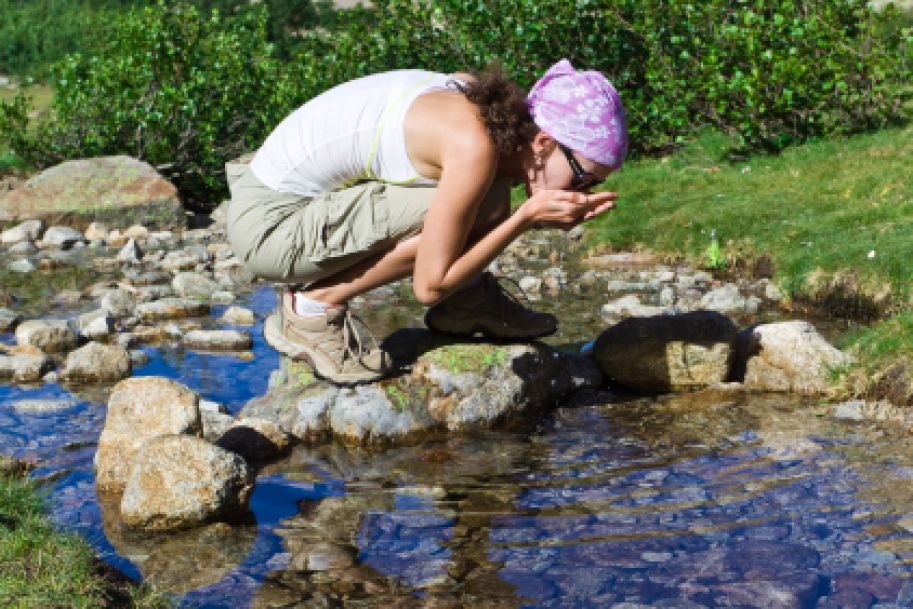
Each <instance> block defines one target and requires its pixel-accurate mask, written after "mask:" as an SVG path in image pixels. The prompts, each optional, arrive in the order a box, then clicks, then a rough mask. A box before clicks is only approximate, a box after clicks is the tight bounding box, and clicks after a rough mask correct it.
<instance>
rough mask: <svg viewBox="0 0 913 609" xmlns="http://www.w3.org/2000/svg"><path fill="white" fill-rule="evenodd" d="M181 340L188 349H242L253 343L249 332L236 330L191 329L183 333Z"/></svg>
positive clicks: (248, 347)
mask: <svg viewBox="0 0 913 609" xmlns="http://www.w3.org/2000/svg"><path fill="white" fill-rule="evenodd" d="M182 342H183V344H184V346H185V347H187V348H188V349H199V350H202V351H244V350H245V349H250V347H251V345H253V339H252V338H251V336H250V334H249V333H247V332H242V331H238V330H193V331H190V332H187V333H186V334H184V335H183V339H182Z"/></svg>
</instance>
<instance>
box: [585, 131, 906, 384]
mask: <svg viewBox="0 0 913 609" xmlns="http://www.w3.org/2000/svg"><path fill="white" fill-rule="evenodd" d="M729 146H730V142H729V141H728V140H727V139H726V138H724V137H722V136H718V135H707V136H705V137H703V138H700V139H699V140H697V141H695V142H694V143H692V144H691V145H690V146H688V147H686V148H685V149H683V150H681V151H678V152H677V153H675V154H673V155H671V156H668V157H666V158H662V159H658V160H644V161H637V162H632V163H629V164H627V165H625V168H624V170H623V171H622V172H620V173H619V174H618V175H616V176H613V177H612V178H610V180H609V184H608V186H607V188H610V189H612V190H617V191H618V192H619V194H620V200H619V203H618V207H617V209H616V210H615V211H614V212H613V213H611V214H609V215H607V216H604V217H602V218H599V219H597V220H595V221H594V222H593V223H591V224H590V228H591V231H590V238H591V245H593V246H596V247H599V248H608V249H618V250H627V249H632V248H634V249H636V248H643V249H649V250H653V251H656V252H660V253H663V254H665V255H668V256H669V257H670V258H676V259H684V260H687V261H688V262H691V263H694V264H697V265H698V266H705V267H706V266H708V265H709V264H710V263H711V262H712V261H711V260H709V259H708V257H707V251H708V248H709V247H710V244H711V234H712V232H713V233H715V234H716V236H717V237H718V239H719V243H720V245H721V248H722V253H723V257H724V261H723V264H724V265H725V266H726V267H727V268H728V269H730V270H736V271H740V272H743V273H748V274H750V273H752V272H753V271H754V270H755V269H756V268H760V267H765V272H769V269H770V267H771V265H772V268H773V281H774V282H776V283H777V284H778V285H780V287H781V288H783V290H784V293H785V294H786V295H787V297H788V299H789V300H788V304H789V302H792V303H811V304H815V305H819V306H822V307H823V308H825V309H826V310H827V311H829V312H830V313H831V314H833V315H847V316H857V317H866V318H875V319H877V320H880V321H876V322H874V323H873V324H872V325H870V326H869V327H867V328H866V329H864V330H861V331H858V332H855V333H853V335H851V336H850V335H848V336H846V337H844V338H843V345H842V346H844V347H848V348H856V349H858V350H859V352H860V354H861V355H862V357H863V359H864V360H865V361H864V365H865V366H866V367H867V368H868V369H869V370H870V371H871V370H874V369H883V368H884V367H885V366H889V365H890V364H891V363H893V362H896V361H898V360H902V359H904V358H906V357H908V356H909V355H910V354H911V353H913V332H909V331H903V329H904V328H906V330H910V329H913V328H911V326H913V317H911V313H910V311H911V309H913V304H911V297H913V292H911V284H913V264H911V262H910V261H911V260H913V236H911V235H913V180H910V177H909V175H910V170H909V166H910V159H911V158H913V128H910V127H907V128H903V129H890V130H884V131H880V132H878V133H874V134H869V135H861V136H856V137H849V138H836V139H830V140H827V141H820V142H815V143H811V144H807V145H804V146H799V147H795V148H792V149H789V150H787V151H785V152H784V153H783V154H781V155H779V156H755V157H750V158H746V159H744V160H739V161H731V160H727V159H726V158H725V154H726V150H727V149H728V148H729ZM759 260H763V262H764V263H765V264H763V265H759V264H758V261H759ZM768 262H769V263H770V264H767V263H768ZM721 266H722V265H721Z"/></svg>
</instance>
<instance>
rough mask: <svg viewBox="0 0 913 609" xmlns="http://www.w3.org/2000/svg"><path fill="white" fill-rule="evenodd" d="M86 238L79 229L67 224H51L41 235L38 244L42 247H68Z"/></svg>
mask: <svg viewBox="0 0 913 609" xmlns="http://www.w3.org/2000/svg"><path fill="white" fill-rule="evenodd" d="M85 240H86V238H85V236H83V234H82V232H81V231H78V230H76V229H75V228H70V227H69V226H52V227H50V228H49V229H47V230H46V231H44V235H43V236H42V237H41V241H40V242H39V244H40V245H41V247H42V248H50V247H56V248H59V249H68V248H71V247H73V246H74V245H76V244H77V243H82V242H83V241H85Z"/></svg>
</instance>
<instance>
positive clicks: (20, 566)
mask: <svg viewBox="0 0 913 609" xmlns="http://www.w3.org/2000/svg"><path fill="white" fill-rule="evenodd" d="M43 505H44V499H43V497H42V495H41V493H40V491H39V490H38V488H37V487H36V486H35V484H34V483H31V482H28V481H25V480H22V479H19V478H13V477H9V476H7V475H0V606H2V607H11V608H14V607H22V608H29V609H31V608H33V607H42V608H49V609H53V608H57V607H59V608H64V607H66V608H71V607H80V608H82V607H85V608H95V607H138V608H149V609H152V608H158V607H170V606H172V603H171V601H170V600H169V599H167V598H166V597H164V596H162V595H159V594H156V593H154V592H151V591H149V590H148V589H145V588H141V587H136V586H125V585H124V584H123V583H121V582H113V581H112V580H110V579H106V578H105V577H104V576H103V575H102V572H101V570H100V568H99V564H100V563H99V561H98V560H97V558H96V557H95V555H94V553H93V551H92V548H91V547H90V546H89V545H88V544H87V543H86V542H85V541H83V540H82V539H81V538H79V537H78V536H77V535H75V534H68V533H63V532H60V531H57V530H55V529H54V528H53V527H52V526H51V525H50V524H49V523H48V521H47V518H46V516H45V515H44V512H43Z"/></svg>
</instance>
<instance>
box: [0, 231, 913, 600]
mask: <svg viewBox="0 0 913 609" xmlns="http://www.w3.org/2000/svg"><path fill="white" fill-rule="evenodd" d="M580 237H581V235H580V234H579V232H578V233H572V234H570V235H567V236H565V235H557V234H549V233H532V234H530V235H528V236H527V237H525V238H523V239H522V240H520V241H519V242H518V243H517V244H515V245H514V246H512V247H511V248H510V250H508V252H506V253H505V255H503V256H502V257H501V258H499V259H498V260H497V261H496V262H495V263H494V264H493V268H492V270H493V271H496V272H498V273H501V274H504V275H507V276H509V277H511V278H513V279H514V280H515V281H516V282H517V283H518V284H519V286H520V287H522V289H523V291H524V292H525V293H526V294H527V296H528V297H529V298H530V299H531V301H532V303H533V304H534V305H535V306H540V307H541V308H543V309H546V310H551V311H554V312H556V314H557V315H558V316H559V318H560V320H561V324H562V325H561V330H560V332H559V333H558V334H557V335H555V336H553V337H550V338H549V339H547V340H546V341H544V342H542V343H536V344H534V345H491V344H488V343H484V342H480V341H459V342H454V341H452V340H444V339H442V338H441V337H436V336H433V335H431V334H430V333H429V332H428V331H427V330H425V329H424V328H423V326H422V321H421V318H422V309H421V307H419V306H417V305H416V304H415V302H414V300H412V299H411V297H410V294H409V292H410V289H409V285H408V283H405V282H404V283H401V284H396V285H393V286H389V287H386V288H382V289H379V290H376V291H374V292H372V293H370V294H367V295H365V296H364V297H362V298H359V299H357V302H355V303H353V305H354V308H355V309H356V311H357V312H358V313H359V314H360V315H361V316H362V317H363V318H364V320H365V322H366V323H367V324H368V325H369V326H370V327H371V328H372V329H373V330H374V331H375V333H376V334H378V335H379V336H382V337H387V339H388V345H389V346H390V347H391V348H392V349H393V350H394V351H395V352H396V353H397V354H398V357H399V361H400V362H401V365H402V368H401V371H400V374H398V375H397V376H396V377H395V378H393V379H390V380H387V381H383V382H382V383H378V384H372V385H368V386H362V387H355V388H351V387H349V388H337V387H332V386H329V385H327V384H326V383H323V382H321V381H320V380H319V379H315V378H313V376H312V375H310V373H309V372H308V370H307V368H306V367H304V366H302V365H300V364H294V363H291V362H288V361H285V360H283V359H282V358H280V357H279V356H278V355H277V354H276V353H275V352H273V351H272V350H270V349H269V347H268V346H266V345H265V343H264V342H263V339H262V323H263V319H264V317H265V316H266V314H268V313H269V312H270V311H271V309H272V308H273V307H274V305H275V296H274V293H273V291H272V287H271V286H269V285H266V284H262V283H256V282H251V278H250V277H249V276H248V275H247V273H246V272H245V271H244V269H243V267H242V266H241V265H240V263H239V261H238V260H237V259H236V258H235V257H234V256H233V254H232V252H231V251H230V248H229V247H228V245H227V244H226V243H225V238H224V229H223V228H222V227H221V226H220V224H219V223H218V222H216V224H214V225H212V226H210V227H208V228H202V229H194V230H180V229H176V230H154V229H151V228H149V227H146V226H143V225H133V226H129V227H127V226H124V227H120V228H119V229H109V228H108V227H106V226H101V225H98V224H95V225H93V226H90V227H88V228H86V229H85V230H82V231H77V230H75V229H72V228H67V227H64V226H51V227H48V226H46V225H44V224H43V223H31V224H30V223H25V224H19V225H17V226H16V227H15V228H13V229H10V230H7V231H5V232H4V233H3V234H2V236H0V241H2V245H0V278H2V283H0V343H2V344H0V383H2V384H0V455H4V456H9V457H14V458H17V459H23V460H28V461H33V462H35V463H36V464H37V469H36V470H35V471H34V473H33V475H34V476H36V477H37V478H39V479H41V480H44V481H46V483H47V484H48V486H49V488H50V511H51V515H52V517H53V519H54V520H55V521H56V522H57V523H59V524H60V525H61V526H63V527H64V528H67V529H70V530H74V531H78V532H80V533H81V534H83V535H84V536H85V537H86V538H87V539H88V540H89V541H90V542H91V543H92V544H93V545H94V546H95V547H96V548H97V550H98V552H99V554H100V556H101V557H102V559H103V560H105V561H107V562H109V563H110V564H112V565H114V566H115V567H117V568H118V569H120V570H122V571H124V572H125V573H127V574H128V575H130V576H131V577H135V578H143V579H146V580H148V581H150V582H153V583H155V584H156V585H158V586H160V587H162V588H163V589H165V590H167V591H169V592H171V593H174V594H175V595H176V596H177V598H178V599H179V600H180V602H182V603H184V604H186V605H188V606H201V607H257V608H260V607H263V608H265V607H342V606H345V607H375V606H376V607H386V606H401V607H521V606H522V607H619V608H634V607H685V608H688V607H695V608H697V607H816V608H825V607H827V608H830V607H880V608H882V609H884V608H888V607H906V606H913V583H911V582H910V579H909V577H910V567H909V563H910V559H911V556H913V535H911V531H913V515H911V513H910V507H909V506H910V505H911V502H910V495H911V493H913V491H911V490H910V489H913V484H911V480H913V453H911V448H913V447H911V445H910V440H909V437H908V433H907V428H908V427H909V423H910V421H908V419H907V417H906V414H905V413H904V412H902V411H899V410H897V409H895V408H893V407H891V406H890V405H889V404H869V403H864V402H847V403H842V404H831V403H827V402H826V401H822V400H821V399H820V391H821V389H822V388H823V386H821V385H820V383H821V382H823V381H821V378H822V377H821V376H820V374H819V373H821V370H818V369H817V366H818V364H820V363H821V362H822V361H825V360H826V361H827V362H829V363H831V364H835V365H837V364H840V363H841V362H844V361H845V360H844V359H843V357H844V356H843V354H840V353H839V352H836V351H835V350H833V348H832V347H830V346H829V345H827V344H826V342H824V341H823V339H821V337H820V336H818V335H817V333H815V332H814V329H813V328H812V327H811V326H809V325H807V324H805V323H804V322H803V323H798V322H797V324H795V325H792V326H788V327H789V328H791V329H790V330H789V332H792V334H789V335H788V338H789V340H790V341H793V342H787V345H792V346H791V347H789V348H788V349H787V350H792V351H794V352H796V353H799V354H800V358H799V365H794V367H795V368H796V370H793V371H792V372H790V373H789V374H786V373H784V370H786V368H788V366H787V365H785V364H782V365H781V364H777V363H776V362H773V363H771V361H773V360H765V361H767V363H766V364H764V366H766V368H764V366H762V367H761V368H758V367H757V366H755V367H754V368H751V367H750V365H749V364H746V365H745V366H743V369H742V370H740V371H734V370H733V369H732V367H731V366H730V364H729V363H726V362H730V361H731V360H733V359H734V358H735V359H737V358H738V357H739V356H737V354H736V352H738V351H739V350H740V349H741V347H739V346H738V345H739V344H743V345H745V344H747V345H748V350H749V351H751V350H752V349H754V351H751V355H750V356H745V358H747V359H745V358H743V361H745V362H750V361H760V359H758V357H757V353H758V351H765V352H772V351H775V347H772V346H769V345H771V344H772V343H770V342H765V341H770V340H771V339H770V338H769V337H767V336H766V335H765V334H764V332H763V331H761V332H758V331H757V327H763V326H756V325H755V324H758V323H760V322H776V321H781V320H783V318H784V315H783V313H782V312H781V311H780V309H779V307H778V301H779V294H778V292H777V290H776V287H775V286H774V285H772V284H771V283H770V282H769V281H767V280H760V281H747V280H746V281H739V282H733V283H728V282H726V281H722V280H719V279H716V278H714V277H713V276H711V275H710V274H708V273H706V272H703V271H699V270H695V269H689V268H684V267H676V266H668V265H663V264H661V263H660V262H659V261H657V260H655V259H653V258H652V257H651V256H649V255H647V254H642V253H622V254H606V255H601V256H591V257H590V258H588V259H585V260H584V259H581V255H582V253H583V251H584V249H585V248H584V247H583V246H582V241H581V240H580ZM693 311H703V312H698V313H693ZM708 311H709V312H708ZM689 312H692V313H689ZM657 316H659V317H657ZM689 316H691V317H689ZM695 316H696V317H695ZM670 318H672V319H675V320H677V321H676V322H675V325H674V326H672V333H673V338H675V340H672V339H669V338H668V336H669V335H668V332H669V328H668V326H666V325H665V323H666V321H667V320H668V319H670ZM644 319H648V320H649V319H652V320H656V319H660V320H661V322H655V321H653V322H643V321H638V320H644ZM688 319H692V320H697V321H696V322H693V323H692V324H691V325H688V324H684V325H683V324H682V323H681V320H688ZM623 320H624V321H623ZM631 320H634V321H631ZM619 322H622V323H619ZM689 323H690V322H689ZM632 324H633V325H632ZM657 324H659V325H657ZM610 326H613V327H614V328H622V330H616V331H615V335H614V337H613V336H610V337H609V338H605V336H606V334H608V333H606V334H603V332H604V331H605V330H606V329H607V328H609V327H610ZM694 326H697V327H699V329H700V330H701V332H703V334H701V335H700V337H698V338H695V335H693V334H692V332H693V327H694ZM777 327H783V326H777ZM626 328H627V330H625V329H626ZM632 328H633V329H632ZM708 328H709V329H708ZM663 332H666V333H667V334H662V333H663ZM708 333H709V334H708ZM657 336H664V337H666V338H664V339H662V340H659V339H657ZM708 336H710V337H711V338H712V337H713V336H716V338H712V340H711V339H708V338H707V337H708ZM737 336H743V337H747V338H748V339H750V340H748V342H747V343H744V342H743V343H739V342H738V339H737ZM597 337H600V339H599V340H596V339H597ZM796 337H804V338H802V340H801V341H800V339H799V338H796ZM809 337H811V338H809ZM610 339H611V340H610ZM806 339H808V340H806ZM612 341H614V342H612ZM657 341H658V342H659V343H662V345H664V346H663V349H664V350H663V351H662V353H663V357H662V358H660V359H661V361H662V362H666V363H668V361H673V360H674V361H676V362H680V363H682V365H681V366H678V367H677V368H675V369H674V370H673V367H670V366H666V367H665V368H663V369H662V373H659V374H657V373H656V370H657V368H656V365H653V364H650V365H646V364H645V362H656V361H660V359H655V360H651V359H649V358H656V357H658V356H657V355H656V354H657V350H656V349H654V348H652V347H650V345H653V344H654V343H656V342H657ZM796 341H798V342H796ZM802 341H805V342H802ZM809 341H811V343H814V344H815V345H817V347H816V350H809V351H803V350H802V349H805V348H806V347H807V346H808V345H809V344H811V343H810V342H809ZM815 341H818V342H815ZM670 344H674V345H677V346H674V348H672V347H669V348H668V349H667V346H668V345H670ZM723 344H725V345H726V347H725V349H726V350H725V353H724V352H722V351H721V349H722V347H720V345H723ZM765 345H768V346H765ZM670 349H671V350H670ZM669 353H672V355H669ZM619 354H621V355H619ZM822 354H823V355H822ZM752 357H754V358H755V359H754V360H752V359H751V358H752ZM816 358H817V359H816ZM821 358H823V359H821ZM720 362H724V363H725V365H724V364H721V363H720ZM813 364H814V365H813ZM721 366H722V367H721ZM770 369H775V370H774V372H775V373H771V372H770ZM735 377H737V378H735ZM620 379H621V380H623V381H625V382H620ZM771 379H772V380H771ZM784 379H785V380H784ZM162 396H165V397H162ZM162 434H164V435H162ZM153 436H159V437H158V438H156V439H155V441H154V442H152V441H150V442H143V440H145V439H147V438H150V437H153ZM156 442H157V443H158V444H157V448H155V447H154V450H153V448H149V446H152V445H153V444H155V443H156ZM156 450H157V451H158V452H155V451H156ZM135 455H140V456H139V457H136V460H134V456H135ZM156 455H158V456H156ZM188 455H190V457H188ZM200 455H209V456H206V457H205V458H206V459H209V461H207V463H211V464H214V465H212V466H211V467H203V466H201V465H200V463H202V461H203V460H204V457H202V456H200ZM226 455H227V456H226ZM141 458H142V459H145V461H144V463H146V464H147V465H146V466H145V467H148V468H151V469H148V470H146V471H147V473H146V474H142V473H137V472H139V471H140V470H141V469H142V468H141V467H140V465H137V464H138V463H140V460H141ZM168 460H170V461H171V462H172V464H171V465H170V466H169V467H170V469H169V472H168V473H167V475H166V474H163V473H162V467H161V464H162V463H163V462H164V461H168ZM204 470H205V471H204ZM149 472H151V473H149ZM201 472H202V473H201ZM213 472H215V473H213ZM219 472H221V473H219ZM217 474H218V475H221V476H223V477H222V478H220V480H223V482H224V486H223V487H219V488H227V489H229V491H230V492H229V493H228V494H229V495H230V496H231V497H234V498H235V499H240V501H239V502H238V501H235V502H234V503H232V500H229V501H228V502H227V505H228V507H227V508H224V509H223V508H213V509H209V508H207V509H209V511H206V510H203V511H202V512H201V511H200V509H201V508H200V505H202V504H206V505H209V503H207V501H209V500H208V499H207V500H205V501H204V500H199V501H197V503H196V504H195V505H192V506H190V507H187V506H185V505H183V504H182V506H179V509H177V508H175V502H181V501H184V502H185V503H186V500H187V498H188V497H191V498H193V497H198V496H202V495H203V494H205V493H207V492H210V491H212V489H213V488H215V486H214V484H209V483H208V482H207V483H205V484H197V486H196V487H193V486H192V484H191V482H199V481H200V480H205V481H211V480H214V479H215V478H210V477H206V476H216V477H218V475H217ZM161 476H166V477H165V478H164V479H163V478H161ZM167 476H174V477H173V478H167ZM152 478H156V479H157V480H158V482H157V483H156V484H152V483H150V482H149V480H150V479H152ZM163 480H164V482H163ZM169 480H170V482H169ZM225 481H228V482H225ZM131 485H132V487H131ZM125 489H126V492H125ZM173 489H177V490H176V491H175V492H172V493H171V501H172V503H171V504H170V506H165V507H164V508H161V509H160V508H157V507H155V506H154V505H153V506H152V507H150V505H151V504H154V503H155V502H157V501H163V500H164V499H167V497H168V496H169V492H170V490H173ZM194 493H196V495H195V494H194ZM221 499H224V497H222V498H221ZM221 499H220V500H221ZM213 501H215V500H213ZM191 503H192V502H191ZM223 507H224V506H223ZM144 510H145V511H144ZM168 510H171V511H170V512H169V511H168ZM182 510H183V511H182ZM194 510H197V511H196V512H194ZM191 512H192V513H193V514H197V516H187V514H190V513H191ZM175 513H179V515H181V514H183V515H182V516H181V518H183V520H181V519H180V518H179V519H178V520H174V519H173V518H174V514H175ZM150 514H151V515H150ZM163 514H169V516H168V517H165V516H163ZM169 518H172V520H169ZM153 529H174V530H168V531H166V532H154V531H153Z"/></svg>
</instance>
